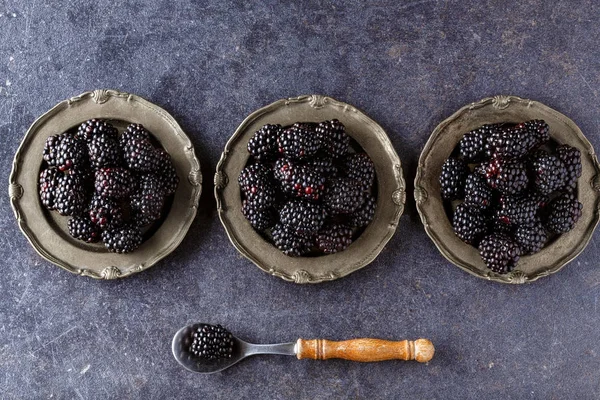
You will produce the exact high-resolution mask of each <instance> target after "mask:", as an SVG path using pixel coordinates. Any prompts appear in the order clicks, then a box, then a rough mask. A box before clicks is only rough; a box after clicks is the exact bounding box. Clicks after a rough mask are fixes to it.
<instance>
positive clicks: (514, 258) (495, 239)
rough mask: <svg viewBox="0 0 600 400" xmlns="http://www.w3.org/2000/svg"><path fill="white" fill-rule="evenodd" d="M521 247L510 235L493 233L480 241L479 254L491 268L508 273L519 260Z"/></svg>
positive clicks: (501, 272)
mask: <svg viewBox="0 0 600 400" xmlns="http://www.w3.org/2000/svg"><path fill="white" fill-rule="evenodd" d="M520 253H521V249H520V248H519V245H518V244H517V243H516V242H515V241H514V240H513V239H512V238H511V237H510V236H508V235H505V234H503V233H492V234H490V235H488V236H486V237H484V238H483V239H482V240H481V243H479V254H480V255H481V258H482V259H483V261H484V262H485V264H486V265H487V267H488V268H489V269H491V270H492V271H494V272H496V273H498V274H506V273H508V272H510V271H512V270H513V268H514V267H515V265H517V263H518V262H519V258H520V257H519V255H520Z"/></svg>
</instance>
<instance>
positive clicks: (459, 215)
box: [452, 203, 487, 245]
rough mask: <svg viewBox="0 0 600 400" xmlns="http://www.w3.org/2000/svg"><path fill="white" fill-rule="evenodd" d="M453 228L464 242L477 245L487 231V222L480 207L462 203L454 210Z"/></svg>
mask: <svg viewBox="0 0 600 400" xmlns="http://www.w3.org/2000/svg"><path fill="white" fill-rule="evenodd" d="M452 228H453V229H454V233H456V236H458V237H459V238H460V239H461V240H462V241H463V242H465V243H468V244H472V245H477V243H478V242H479V240H480V239H481V237H482V236H483V235H484V234H485V233H486V231H487V223H486V220H485V218H484V217H483V215H482V214H481V211H480V210H479V209H477V208H474V207H470V206H468V205H466V204H465V203H462V204H459V205H458V207H456V210H455V211H454V217H453V218H452Z"/></svg>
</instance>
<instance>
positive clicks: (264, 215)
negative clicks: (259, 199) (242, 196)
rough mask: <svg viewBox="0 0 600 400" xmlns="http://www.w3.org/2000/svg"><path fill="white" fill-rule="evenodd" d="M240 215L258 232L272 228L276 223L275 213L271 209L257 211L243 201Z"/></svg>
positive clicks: (253, 206) (252, 205) (250, 204)
mask: <svg viewBox="0 0 600 400" xmlns="http://www.w3.org/2000/svg"><path fill="white" fill-rule="evenodd" d="M242 213H243V214H244V217H246V219H247V220H248V222H250V225H252V227H254V229H256V230H258V231H264V230H265V229H269V228H272V227H273V226H274V225H275V224H276V223H277V213H276V212H275V210H274V209H273V208H272V207H271V208H266V209H259V208H257V207H256V206H255V205H254V204H252V203H250V202H248V201H244V202H243V204H242Z"/></svg>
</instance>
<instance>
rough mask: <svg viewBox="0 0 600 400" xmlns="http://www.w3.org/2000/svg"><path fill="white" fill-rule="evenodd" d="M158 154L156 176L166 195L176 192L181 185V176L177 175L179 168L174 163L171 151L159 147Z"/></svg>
mask: <svg viewBox="0 0 600 400" xmlns="http://www.w3.org/2000/svg"><path fill="white" fill-rule="evenodd" d="M156 154H157V158H158V168H157V170H156V176H157V177H158V180H159V182H160V184H161V186H162V190H163V192H164V194H165V196H170V195H172V194H175V191H176V190H177V187H178V186H179V176H177V169H176V168H175V165H174V164H173V160H171V156H170V155H169V153H167V152H166V151H164V150H161V149H158V150H157V151H156Z"/></svg>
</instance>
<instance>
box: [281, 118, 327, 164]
mask: <svg viewBox="0 0 600 400" xmlns="http://www.w3.org/2000/svg"><path fill="white" fill-rule="evenodd" d="M277 144H278V148H279V152H280V153H281V154H282V155H283V156H284V157H288V158H292V159H303V158H309V157H312V156H314V155H315V154H316V153H317V151H319V149H320V140H319V136H318V135H317V133H316V132H314V131H313V130H312V129H311V128H310V127H309V125H307V124H301V123H295V124H294V125H292V127H290V128H288V129H286V130H285V131H283V132H282V133H281V135H279V137H278V138H277Z"/></svg>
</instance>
